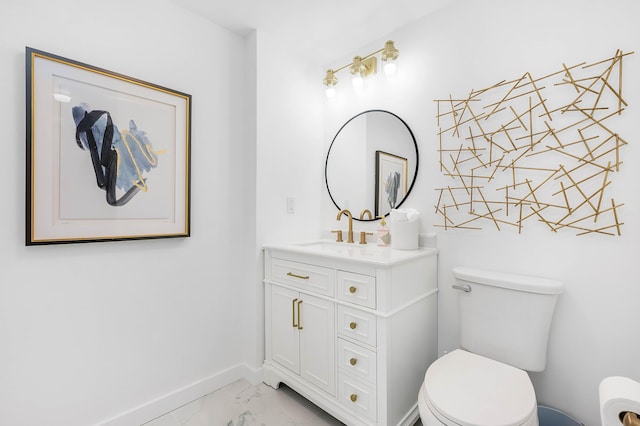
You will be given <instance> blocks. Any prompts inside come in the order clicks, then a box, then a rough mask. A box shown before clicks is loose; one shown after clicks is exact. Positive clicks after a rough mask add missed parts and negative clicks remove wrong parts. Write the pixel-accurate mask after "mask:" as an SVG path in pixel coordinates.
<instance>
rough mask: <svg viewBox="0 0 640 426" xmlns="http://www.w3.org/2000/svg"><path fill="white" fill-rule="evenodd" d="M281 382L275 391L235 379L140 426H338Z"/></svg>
mask: <svg viewBox="0 0 640 426" xmlns="http://www.w3.org/2000/svg"><path fill="white" fill-rule="evenodd" d="M342 425H343V423H341V422H339V421H338V420H336V419H335V418H333V417H331V416H330V415H329V414H327V413H326V412H324V411H323V410H321V409H320V408H318V407H317V406H315V405H313V404H312V403H311V402H309V401H308V400H306V399H304V398H303V397H301V396H300V395H298V394H297V393H296V392H294V391H293V390H292V389H290V388H288V387H287V386H285V385H281V386H280V388H279V389H278V390H276V389H273V388H271V387H270V386H268V385H266V384H264V383H260V384H258V385H255V386H254V385H251V384H250V383H249V382H248V381H246V380H238V381H237V382H234V383H231V384H229V385H228V386H226V387H224V388H222V389H219V390H217V391H215V392H213V393H210V394H208V395H205V396H203V397H202V398H200V399H197V400H195V401H193V402H191V403H189V404H186V405H184V406H182V407H180V408H177V409H176V410H174V411H172V412H170V413H167V414H165V415H164V416H162V417H158V418H157V419H155V420H152V421H151V422H149V423H146V424H145V425H144V426H342Z"/></svg>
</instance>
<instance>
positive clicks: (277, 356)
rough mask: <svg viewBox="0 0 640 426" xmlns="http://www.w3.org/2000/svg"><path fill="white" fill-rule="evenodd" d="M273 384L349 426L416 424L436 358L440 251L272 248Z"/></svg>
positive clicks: (268, 361)
mask: <svg viewBox="0 0 640 426" xmlns="http://www.w3.org/2000/svg"><path fill="white" fill-rule="evenodd" d="M264 253H265V257H264V261H265V280H264V283H265V362H264V367H263V372H264V381H265V383H267V384H269V385H270V386H272V387H274V388H277V387H278V386H279V385H280V383H286V384H287V385H288V386H290V387H291V388H293V389H295V390H296V391H297V392H299V393H300V394H301V395H303V396H304V397H305V398H307V399H309V400H310V401H312V402H313V403H315V404H316V405H318V406H319V407H321V408H323V409H324V410H325V411H327V412H329V413H330V414H332V415H333V416H335V417H336V418H338V419H339V420H341V421H342V422H344V423H346V424H347V425H354V426H357V425H369V426H371V425H394V426H395V425H413V424H414V423H415V421H416V420H417V419H418V408H417V398H418V390H419V388H420V385H421V384H422V381H423V379H424V373H425V371H426V370H427V367H428V366H429V364H431V362H433V361H435V359H436V357H437V283H436V277H437V266H436V265H437V251H436V250H434V249H419V250H410V251H402V250H393V249H391V248H388V247H377V246H359V245H357V244H356V245H354V244H347V243H341V244H338V243H328V242H322V243H321V242H318V243H313V244H312V243H308V244H300V245H295V244H291V245H282V246H268V247H265V250H264Z"/></svg>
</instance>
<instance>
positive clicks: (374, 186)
mask: <svg viewBox="0 0 640 426" xmlns="http://www.w3.org/2000/svg"><path fill="white" fill-rule="evenodd" d="M417 172H418V146H417V144H416V140H415V137H414V135H413V132H412V131H411V129H410V128H409V126H408V125H407V124H406V123H405V122H404V120H402V119H401V118H400V117H398V116H397V115H395V114H393V113H391V112H389V111H384V110H371V111H365V112H362V113H360V114H358V115H356V116H355V117H352V118H351V119H349V120H348V121H347V122H346V123H345V124H344V125H343V126H342V127H341V128H340V130H338V133H337V134H336V136H335V137H334V138H333V142H331V146H330V147H329V152H328V154H327V160H326V165H325V179H326V183H327V189H328V191H329V196H330V197H331V200H332V201H333V204H335V206H336V207H337V208H338V209H339V210H340V209H349V210H350V211H351V212H352V213H353V216H354V217H353V218H354V219H358V218H359V214H360V212H361V211H363V210H365V209H367V210H369V211H371V212H372V213H373V214H374V220H375V217H378V216H382V215H387V214H389V213H390V212H391V209H392V208H397V207H399V206H400V205H401V204H402V203H403V201H404V200H405V199H406V197H407V196H408V195H409V192H410V191H411V189H412V187H413V184H414V183H415V179H416V175H417ZM364 220H368V217H367V218H365V219H364Z"/></svg>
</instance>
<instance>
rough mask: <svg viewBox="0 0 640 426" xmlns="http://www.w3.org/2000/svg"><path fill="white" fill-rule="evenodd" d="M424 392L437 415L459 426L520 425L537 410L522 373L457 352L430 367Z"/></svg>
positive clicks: (516, 369)
mask: <svg viewBox="0 0 640 426" xmlns="http://www.w3.org/2000/svg"><path fill="white" fill-rule="evenodd" d="M424 392H425V394H426V397H427V399H428V401H429V403H430V404H431V406H432V407H433V408H434V409H435V410H436V411H437V412H438V413H439V414H440V415H442V416H444V417H445V418H447V419H448V420H450V421H452V422H454V423H457V424H459V425H462V426H481V425H486V426H489V425H490V426H514V425H522V424H523V423H525V422H526V421H527V420H528V419H529V418H530V417H531V416H532V415H534V414H535V410H536V395H535V392H534V390H533V385H532V384H531V380H529V376H528V375H527V373H526V372H525V371H523V370H520V369H518V368H515V367H512V366H510V365H507V364H503V363H501V362H498V361H494V360H492V359H489V358H485V357H483V356H480V355H476V354H473V353H470V352H466V351H463V350H460V349H456V350H455V351H453V352H451V353H449V354H447V355H445V356H443V357H441V358H439V359H438V360H437V361H435V362H434V363H433V364H431V366H430V367H429V369H428V370H427V373H426V374H425V380H424ZM434 414H437V413H434Z"/></svg>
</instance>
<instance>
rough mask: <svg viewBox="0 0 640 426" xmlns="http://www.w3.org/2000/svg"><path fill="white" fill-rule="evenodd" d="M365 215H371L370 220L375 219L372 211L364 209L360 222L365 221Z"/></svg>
mask: <svg viewBox="0 0 640 426" xmlns="http://www.w3.org/2000/svg"><path fill="white" fill-rule="evenodd" d="M365 213H366V214H368V215H369V220H372V219H373V215H372V214H371V211H369V209H364V210H362V213H360V220H362V219H364V215H365Z"/></svg>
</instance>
